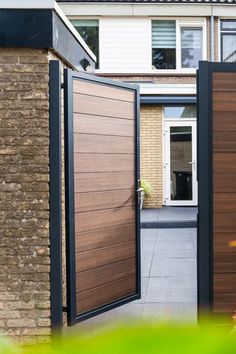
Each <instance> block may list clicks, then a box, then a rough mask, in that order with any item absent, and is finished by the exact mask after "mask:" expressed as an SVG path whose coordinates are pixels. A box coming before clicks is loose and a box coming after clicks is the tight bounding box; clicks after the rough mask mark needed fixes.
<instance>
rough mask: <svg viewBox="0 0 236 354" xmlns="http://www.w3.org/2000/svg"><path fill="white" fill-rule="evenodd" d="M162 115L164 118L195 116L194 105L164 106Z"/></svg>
mask: <svg viewBox="0 0 236 354" xmlns="http://www.w3.org/2000/svg"><path fill="white" fill-rule="evenodd" d="M164 117H165V118H167V119H168V118H174V119H176V118H196V117H197V112H196V106H195V105H186V106H166V107H164Z"/></svg>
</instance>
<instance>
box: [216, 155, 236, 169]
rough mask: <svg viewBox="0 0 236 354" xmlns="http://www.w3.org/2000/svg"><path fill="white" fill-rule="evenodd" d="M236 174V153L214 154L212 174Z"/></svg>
mask: <svg viewBox="0 0 236 354" xmlns="http://www.w3.org/2000/svg"><path fill="white" fill-rule="evenodd" d="M216 172H222V173H226V172H230V173H232V172H236V153H234V152H232V153H230V154H229V153H220V152H219V153H215V154H214V155H213V173H216Z"/></svg>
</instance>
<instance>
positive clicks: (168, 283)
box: [146, 277, 197, 303]
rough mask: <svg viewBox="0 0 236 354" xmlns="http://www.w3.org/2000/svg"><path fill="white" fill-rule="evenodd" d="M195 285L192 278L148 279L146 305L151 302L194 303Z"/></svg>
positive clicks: (194, 280)
mask: <svg viewBox="0 0 236 354" xmlns="http://www.w3.org/2000/svg"><path fill="white" fill-rule="evenodd" d="M196 288H197V284H196V279H194V278H193V277H157V278H150V280H149V284H148V289H147V296H146V303H149V302H152V303H155V302H164V303H165V302H166V301H168V302H179V303H182V302H196V301H197V292H196Z"/></svg>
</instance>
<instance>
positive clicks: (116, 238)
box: [65, 70, 140, 325]
mask: <svg viewBox="0 0 236 354" xmlns="http://www.w3.org/2000/svg"><path fill="white" fill-rule="evenodd" d="M138 112H139V94H138V90H137V88H136V86H131V85H126V84H123V83H122V84H120V83H117V82H116V81H111V80H105V79H101V78H98V77H95V76H92V75H88V74H81V73H79V74H78V73H75V72H73V71H70V70H66V71H65V122H66V124H65V142H66V146H65V149H66V156H65V163H66V229H67V236H66V237H67V289H68V292H67V301H68V306H67V310H68V319H69V324H70V325H73V324H74V323H76V322H77V321H80V320H82V319H86V318H88V317H91V316H94V315H96V314H98V313H101V312H103V311H105V310H109V309H112V308H114V307H116V306H119V305H122V304H124V303H126V302H129V301H132V300H135V299H138V298H139V297H140V255H139V252H140V246H139V242H140V239H139V207H138V199H139V196H138V195H137V192H136V191H137V190H138V180H139V160H138V156H139V144H138V142H139V139H138V136H139V126H138V121H139V120H138Z"/></svg>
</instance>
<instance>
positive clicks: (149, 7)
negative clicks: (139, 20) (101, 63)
mask: <svg viewBox="0 0 236 354" xmlns="http://www.w3.org/2000/svg"><path fill="white" fill-rule="evenodd" d="M60 6H61V8H62V9H63V11H64V13H65V14H66V15H67V16H115V17H117V16H141V17H145V16H175V17H176V16H180V17H185V16H189V17H192V16H193V14H194V16H204V17H205V16H211V15H214V16H226V17H229V18H230V17H232V16H236V6H235V5H234V4H233V5H231V4H230V3H225V4H222V3H220V4H206V3H204V4H203V3H199V4H194V3H188V4H179V3H174V4H172V3H170V4H161V3H158V4H152V3H149V4H130V3H129V4H124V3H123V4H122V3H121V4H117V3H112V4H107V3H106V4H104V3H83V2H80V3H79V4H78V3H73V2H72V3H69V4H68V3H66V2H60Z"/></svg>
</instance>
